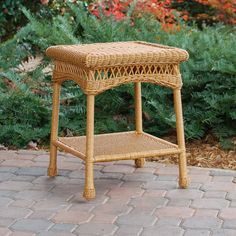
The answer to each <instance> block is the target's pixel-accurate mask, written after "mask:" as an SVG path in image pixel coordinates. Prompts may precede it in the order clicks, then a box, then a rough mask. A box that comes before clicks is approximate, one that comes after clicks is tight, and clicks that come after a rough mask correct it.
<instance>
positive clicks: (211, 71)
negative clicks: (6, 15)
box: [0, 5, 236, 147]
mask: <svg viewBox="0 0 236 236" xmlns="http://www.w3.org/2000/svg"><path fill="white" fill-rule="evenodd" d="M24 12H25V14H26V16H27V17H28V19H29V23H28V24H27V25H26V26H25V27H24V28H22V29H21V30H20V31H19V32H18V33H17V34H16V35H15V37H14V38H13V39H11V40H9V41H7V42H5V43H3V44H2V45H1V48H0V67H2V68H3V69H2V72H1V74H0V77H1V80H0V93H1V102H0V114H1V116H2V117H4V118H2V119H0V126H1V127H0V128H1V129H3V130H4V132H1V133H0V143H4V144H7V145H13V146H17V147H20V146H24V145H26V144H27V142H29V141H30V140H37V141H39V142H45V141H46V142H48V137H49V133H50V130H49V123H50V114H51V111H50V109H51V92H52V91H51V88H50V86H49V82H50V76H49V75H48V74H47V73H43V72H42V69H43V68H45V67H46V66H47V65H48V63H49V60H48V58H46V57H44V60H43V61H42V63H41V65H40V67H38V68H37V69H36V70H35V71H33V72H28V73H24V74H23V73H18V72H16V71H15V70H13V69H14V68H16V67H17V66H18V65H19V64H20V62H21V61H22V60H24V59H26V58H27V57H28V56H30V55H35V52H37V53H41V54H42V55H44V54H43V53H44V50H45V49H46V48H47V47H48V46H50V45H54V44H73V43H80V42H83V43H87V42H89V43H92V42H108V41H126V40H144V41H149V42H155V43H163V44H169V45H173V46H176V47H180V48H184V49H186V50H188V52H189V54H190V59H189V61H188V62H185V63H183V64H182V65H181V71H182V74H183V82H184V86H183V90H182V99H183V108H184V118H185V133H186V137H187V139H195V138H202V137H204V136H205V135H206V134H208V133H209V132H210V133H213V134H214V135H215V136H216V137H218V138H219V139H220V140H221V141H222V143H224V144H228V142H227V140H230V138H231V137H232V136H235V135H236V129H235V121H236V112H235V111H236V61H235V58H236V55H235V52H236V50H235V42H234V38H235V36H236V33H235V30H234V28H233V27H228V28H227V27H226V26H220V25H219V26H216V27H214V28H210V27H206V28H203V29H202V30H199V29H198V28H197V27H195V26H193V27H188V26H186V25H182V29H181V31H177V32H175V33H171V34H170V33H169V34H168V33H166V32H164V31H162V30H161V26H160V25H159V23H158V22H157V21H156V20H154V19H152V18H151V17H149V16H147V17H146V18H138V19H132V22H131V19H126V20H124V21H119V22H116V21H114V20H113V19H112V18H105V17H104V18H102V19H100V20H98V19H96V17H94V16H92V15H90V14H89V13H88V12H87V11H86V10H85V9H84V7H83V6H82V5H81V6H80V7H78V6H75V5H70V14H65V15H64V16H55V17H53V18H52V21H50V22H49V21H48V20H42V19H40V20H38V19H36V18H35V17H32V16H31V15H30V14H29V12H27V11H24ZM131 25H132V26H131ZM12 49H14V50H17V52H19V54H17V55H16V54H15V53H14V52H12ZM9 84H10V85H9ZM13 85H14V88H15V87H17V88H18V89H14V90H12V89H10V88H11V87H12V86H13ZM18 90H20V92H19V91H18ZM35 90H39V91H38V92H35ZM133 95H134V94H133V86H132V85H131V84H129V85H125V86H121V87H118V88H115V89H113V90H110V91H107V92H105V93H103V94H101V95H99V96H97V98H96V122H95V127H96V132H109V131H118V130H119V131H123V130H132V129H133V128H134V127H133V120H132V117H133V113H134V112H133V110H134V109H133ZM13 98H14V99H13ZM142 98H143V114H144V128H145V130H146V131H148V132H150V133H153V134H155V135H159V136H160V135H163V134H167V133H171V132H173V131H174V127H175V115H174V111H173V101H172V100H173V99H172V91H171V90H170V89H165V88H161V87H158V86H153V85H150V84H143V95H142ZM13 107H14V108H13ZM27 107H28V109H27ZM19 113H20V116H18V117H16V118H14V114H19ZM3 114H5V116H3ZM8 116H9V117H11V118H10V119H6V117H8ZM84 127H85V96H84V95H83V94H82V92H81V91H80V90H79V89H78V86H77V85H75V84H73V83H65V84H64V85H63V90H62V99H61V113H60V129H59V130H60V134H61V135H78V134H79V135H80V134H83V133H84ZM22 132H24V134H25V135H24V136H23V135H22V134H23V133H22Z"/></svg>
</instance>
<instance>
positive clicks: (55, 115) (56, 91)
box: [48, 82, 61, 176]
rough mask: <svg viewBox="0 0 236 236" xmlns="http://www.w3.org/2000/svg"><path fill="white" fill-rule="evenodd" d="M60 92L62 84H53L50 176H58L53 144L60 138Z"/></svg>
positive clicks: (55, 149)
mask: <svg viewBox="0 0 236 236" xmlns="http://www.w3.org/2000/svg"><path fill="white" fill-rule="evenodd" d="M60 90H61V84H60V83H58V82H53V97H52V125H51V141H50V162H49V167H48V176H56V175H57V147H56V146H55V145H54V144H53V142H54V141H56V140H57V136H58V121H59V107H60Z"/></svg>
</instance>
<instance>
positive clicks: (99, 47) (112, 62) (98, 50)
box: [46, 41, 189, 68]
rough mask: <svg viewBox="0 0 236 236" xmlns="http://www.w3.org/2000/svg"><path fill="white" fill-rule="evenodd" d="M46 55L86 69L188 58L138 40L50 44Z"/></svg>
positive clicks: (164, 47) (174, 50) (169, 62)
mask: <svg viewBox="0 0 236 236" xmlns="http://www.w3.org/2000/svg"><path fill="white" fill-rule="evenodd" d="M46 54H47V56H49V57H51V58H53V59H54V60H57V61H62V62H67V63H69V64H73V65H78V66H80V67H86V68H101V67H115V66H125V65H136V64H137V65H145V64H158V63H160V64H162V63H165V64H172V63H176V64H178V63H180V62H182V61H186V60H187V59H188V57H189V56H188V53H187V51H185V50H183V49H179V48H175V47H169V46H165V45H161V44H154V43H147V42H141V41H130V42H113V43H94V44H76V45H57V46H51V47H49V48H48V49H47V51H46Z"/></svg>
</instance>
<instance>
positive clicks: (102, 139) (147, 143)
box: [54, 131, 180, 162]
mask: <svg viewBox="0 0 236 236" xmlns="http://www.w3.org/2000/svg"><path fill="white" fill-rule="evenodd" d="M54 144H55V145H56V146H58V147H60V148H62V149H64V150H65V151H67V152H70V153H72V154H74V155H76V156H78V157H80V158H82V159H84V160H85V159H86V136H80V137H63V138H59V139H58V141H55V142H54ZM177 153H180V150H179V148H178V146H177V145H175V144H172V143H170V142H167V141H165V140H163V139H160V138H157V137H155V136H152V135H150V134H147V133H141V134H137V133H136V132H135V131H131V132H121V133H110V134H99V135H95V136H94V161H95V162H101V161H115V160H127V159H137V158H142V157H143V158H147V157H154V156H161V155H170V154H177Z"/></svg>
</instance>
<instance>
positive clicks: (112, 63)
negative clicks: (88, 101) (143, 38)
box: [46, 42, 188, 94]
mask: <svg viewBox="0 0 236 236" xmlns="http://www.w3.org/2000/svg"><path fill="white" fill-rule="evenodd" d="M46 53H47V55H48V56H50V57H52V58H53V59H54V60H55V68H54V74H53V79H54V80H55V81H58V82H63V81H64V80H74V81H75V82H76V83H78V84H79V85H80V87H81V88H82V89H83V91H84V92H85V93H86V94H89V93H90V94H98V93H101V92H103V91H105V90H107V89H110V88H112V87H115V86H118V85H120V84H124V83H130V82H149V83H154V84H159V85H162V86H166V87H171V88H178V87H181V86H182V81H181V75H180V73H179V68H178V64H179V63H180V62H181V61H185V60H187V59H188V53H187V52H186V51H185V50H182V49H178V48H174V47H168V46H163V45H159V44H150V43H145V42H118V43H98V44H84V45H70V46H68V45H67V46H63V45H61V46H53V47H50V48H48V49H47V52H46Z"/></svg>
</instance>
